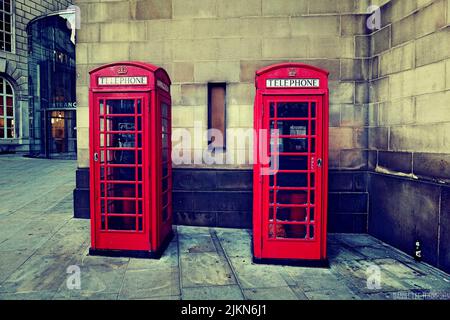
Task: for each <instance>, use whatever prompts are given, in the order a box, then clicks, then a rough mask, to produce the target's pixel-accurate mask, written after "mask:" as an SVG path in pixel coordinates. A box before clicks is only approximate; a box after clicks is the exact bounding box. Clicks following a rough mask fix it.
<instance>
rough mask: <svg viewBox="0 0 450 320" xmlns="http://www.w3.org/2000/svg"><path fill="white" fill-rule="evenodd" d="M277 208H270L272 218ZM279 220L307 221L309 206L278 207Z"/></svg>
mask: <svg viewBox="0 0 450 320" xmlns="http://www.w3.org/2000/svg"><path fill="white" fill-rule="evenodd" d="M274 210H275V208H274V207H271V208H270V215H271V219H273V212H274ZM276 212H277V221H278V222H306V218H307V208H298V207H295V208H294V207H292V208H276Z"/></svg>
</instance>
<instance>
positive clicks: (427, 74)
mask: <svg viewBox="0 0 450 320" xmlns="http://www.w3.org/2000/svg"><path fill="white" fill-rule="evenodd" d="M442 70H445V63H444V62H440V63H433V64H429V65H426V66H423V67H419V68H416V69H415V81H414V84H415V90H414V94H415V95H420V94H425V93H430V92H436V91H442V90H444V89H445V74H444V72H442Z"/></svg>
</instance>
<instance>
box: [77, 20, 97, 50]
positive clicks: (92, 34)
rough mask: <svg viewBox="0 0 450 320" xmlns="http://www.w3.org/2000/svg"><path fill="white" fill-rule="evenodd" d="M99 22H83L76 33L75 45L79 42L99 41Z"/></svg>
mask: <svg viewBox="0 0 450 320" xmlns="http://www.w3.org/2000/svg"><path fill="white" fill-rule="evenodd" d="M99 41H100V24H98V23H84V24H83V27H82V28H81V29H80V30H78V33H77V47H78V46H79V44H80V43H89V42H99Z"/></svg>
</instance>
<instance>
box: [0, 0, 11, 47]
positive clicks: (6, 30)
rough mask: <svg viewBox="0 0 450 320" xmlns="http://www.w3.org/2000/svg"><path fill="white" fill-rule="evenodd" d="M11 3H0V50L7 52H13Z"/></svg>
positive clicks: (5, 0)
mask: <svg viewBox="0 0 450 320" xmlns="http://www.w3.org/2000/svg"><path fill="white" fill-rule="evenodd" d="M11 2H12V1H11V0H3V1H1V2H0V49H1V50H3V51H7V52H12V51H13V13H12V12H13V11H12V3H11Z"/></svg>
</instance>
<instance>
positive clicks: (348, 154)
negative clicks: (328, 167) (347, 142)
mask: <svg viewBox="0 0 450 320" xmlns="http://www.w3.org/2000/svg"><path fill="white" fill-rule="evenodd" d="M339 164H340V167H341V168H342V169H351V170H366V169H367V151H366V150H361V149H351V150H341V153H340V159H339Z"/></svg>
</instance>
